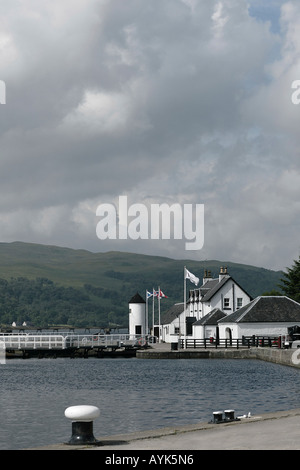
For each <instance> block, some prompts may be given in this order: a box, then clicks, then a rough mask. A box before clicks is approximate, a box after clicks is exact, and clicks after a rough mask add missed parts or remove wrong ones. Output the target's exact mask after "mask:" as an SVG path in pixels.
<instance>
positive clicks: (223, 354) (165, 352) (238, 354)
mask: <svg viewBox="0 0 300 470" xmlns="http://www.w3.org/2000/svg"><path fill="white" fill-rule="evenodd" d="M136 357H137V358H139V359H259V360H263V361H268V362H274V363H276V364H282V365H286V366H291V367H300V349H278V348H269V347H265V348H260V347H257V348H256V347H251V348H244V349H237V348H213V347H211V348H207V349H180V350H176V351H172V350H171V346H170V344H167V343H161V344H159V343H158V344H154V345H153V347H152V348H149V349H144V350H142V349H141V350H139V351H137V352H136Z"/></svg>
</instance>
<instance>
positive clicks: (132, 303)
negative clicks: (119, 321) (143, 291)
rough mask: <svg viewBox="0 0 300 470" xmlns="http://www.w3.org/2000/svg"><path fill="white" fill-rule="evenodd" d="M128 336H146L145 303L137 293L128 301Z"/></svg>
mask: <svg viewBox="0 0 300 470" xmlns="http://www.w3.org/2000/svg"><path fill="white" fill-rule="evenodd" d="M128 303H129V334H130V335H145V334H146V308H145V307H146V302H145V300H144V299H143V298H142V297H141V296H140V294H139V293H138V292H137V293H136V294H135V295H134V296H133V297H132V299H130V300H129V302H128Z"/></svg>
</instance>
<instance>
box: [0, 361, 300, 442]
mask: <svg viewBox="0 0 300 470" xmlns="http://www.w3.org/2000/svg"><path fill="white" fill-rule="evenodd" d="M0 390H1V399H0V416H1V418H0V419H1V421H0V422H1V426H0V449H21V448H28V447H33V446H41V445H44V444H54V443H59V442H66V441H68V440H69V438H70V435H71V423H70V421H69V420H68V419H66V418H65V416H64V411H65V409H66V408H67V407H68V406H72V405H79V404H89V405H95V406H98V408H99V409H100V411H101V414H100V417H99V418H98V419H97V420H96V421H95V422H94V434H95V436H97V437H101V436H104V435H111V434H117V433H118V434H119V433H126V432H133V431H136V430H145V429H155V428H158V427H164V426H171V425H174V424H176V425H184V424H193V423H197V422H205V421H209V420H210V419H211V418H212V412H213V411H216V410H219V409H221V410H224V409H227V408H231V409H234V410H235V412H236V413H235V414H236V416H238V415H239V414H245V413H248V411H251V413H252V414H259V413H264V412H269V411H279V410H288V409H291V408H298V407H300V370H299V369H293V368H290V367H285V366H281V365H277V364H272V363H266V362H262V361H255V360H227V359H226V360H225V359H213V360H199V359H198V360H197V359H195V360H193V359H190V360H187V359H182V360H155V359H153V360H152V359H149V360H140V359H135V358H134V359H92V358H89V359H69V358H68V359H40V360H39V359H30V360H8V361H7V362H6V364H5V365H0Z"/></svg>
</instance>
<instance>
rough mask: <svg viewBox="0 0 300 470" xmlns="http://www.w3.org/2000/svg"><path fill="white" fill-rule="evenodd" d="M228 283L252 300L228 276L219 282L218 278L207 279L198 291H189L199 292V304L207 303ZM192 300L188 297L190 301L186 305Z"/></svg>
mask: <svg viewBox="0 0 300 470" xmlns="http://www.w3.org/2000/svg"><path fill="white" fill-rule="evenodd" d="M228 281H232V282H234V283H235V284H236V285H237V286H239V287H240V289H242V290H243V291H244V292H245V294H247V295H248V297H249V298H250V299H251V300H252V297H251V295H250V294H248V292H246V291H245V289H244V288H243V287H241V286H240V284H239V283H238V282H236V280H235V279H233V277H231V276H230V275H229V274H226V275H224V276H223V277H222V279H221V280H219V278H215V279H207V280H206V281H205V283H204V284H203V285H202V286H200V287H199V288H198V289H194V290H193V291H190V292H196V291H199V292H200V295H201V302H209V301H210V300H211V298H212V297H213V296H214V295H215V294H216V293H217V292H218V291H219V290H220V289H221V288H222V287H223V286H224V285H225V284H226V283H227V282H228ZM192 300H193V296H192V297H191V296H190V299H189V300H188V302H187V303H190V302H191V301H192Z"/></svg>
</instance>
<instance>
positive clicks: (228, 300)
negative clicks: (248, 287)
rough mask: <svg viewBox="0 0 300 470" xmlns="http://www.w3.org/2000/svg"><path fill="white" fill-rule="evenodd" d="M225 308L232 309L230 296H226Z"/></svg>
mask: <svg viewBox="0 0 300 470" xmlns="http://www.w3.org/2000/svg"><path fill="white" fill-rule="evenodd" d="M223 308H224V310H228V309H230V298H229V297H224V307H223Z"/></svg>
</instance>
